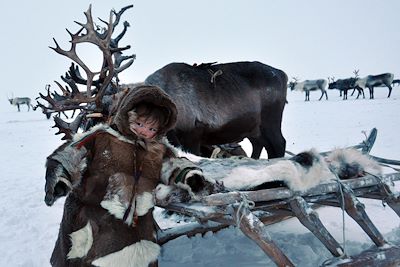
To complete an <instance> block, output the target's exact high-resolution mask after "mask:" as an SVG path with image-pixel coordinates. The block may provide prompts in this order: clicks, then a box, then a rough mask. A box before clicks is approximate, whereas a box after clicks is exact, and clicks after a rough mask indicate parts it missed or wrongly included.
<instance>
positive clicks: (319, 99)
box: [318, 92, 324, 101]
mask: <svg viewBox="0 0 400 267" xmlns="http://www.w3.org/2000/svg"><path fill="white" fill-rule="evenodd" d="M323 96H324V92H322V94H321V97H320V98H319V99H318V101H321V99H322V97H323Z"/></svg>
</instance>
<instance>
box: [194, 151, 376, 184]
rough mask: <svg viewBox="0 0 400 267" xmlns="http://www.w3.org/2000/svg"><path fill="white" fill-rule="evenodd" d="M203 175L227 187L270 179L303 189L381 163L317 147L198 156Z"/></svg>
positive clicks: (352, 175) (373, 168)
mask: <svg viewBox="0 0 400 267" xmlns="http://www.w3.org/2000/svg"><path fill="white" fill-rule="evenodd" d="M197 163H198V165H199V167H200V168H201V169H202V170H203V173H204V176H206V177H208V178H209V179H214V180H216V181H219V182H222V183H223V185H224V187H225V188H226V189H227V190H230V191H232V190H252V189H256V188H259V187H260V186H262V185H268V184H269V183H273V182H277V181H279V182H282V183H283V184H284V185H286V186H287V187H288V188H290V189H292V190H294V191H306V190H308V189H310V188H312V187H314V186H316V185H318V184H321V183H325V182H329V181H333V180H335V179H337V177H338V178H339V179H348V178H356V177H359V176H362V175H365V174H366V173H371V174H374V175H380V174H381V168H380V166H379V165H378V164H377V163H376V162H375V161H374V160H372V159H371V158H370V157H368V155H364V154H362V153H361V152H359V151H357V150H355V149H335V150H333V151H332V152H330V153H329V154H328V155H326V156H325V157H324V156H322V155H321V154H319V153H318V152H317V150H316V149H311V150H308V151H304V152H301V153H299V154H297V155H295V156H293V157H291V158H288V159H280V160H274V161H272V162H271V161H270V160H266V159H259V160H254V159H251V158H240V159H238V158H227V159H214V160H210V159H201V160H199V161H198V162H197Z"/></svg>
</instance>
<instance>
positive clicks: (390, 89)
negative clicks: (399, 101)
mask: <svg viewBox="0 0 400 267" xmlns="http://www.w3.org/2000/svg"><path fill="white" fill-rule="evenodd" d="M387 87H388V88H389V94H388V96H387V97H388V98H389V97H390V94H391V93H392V86H390V84H389V85H387Z"/></svg>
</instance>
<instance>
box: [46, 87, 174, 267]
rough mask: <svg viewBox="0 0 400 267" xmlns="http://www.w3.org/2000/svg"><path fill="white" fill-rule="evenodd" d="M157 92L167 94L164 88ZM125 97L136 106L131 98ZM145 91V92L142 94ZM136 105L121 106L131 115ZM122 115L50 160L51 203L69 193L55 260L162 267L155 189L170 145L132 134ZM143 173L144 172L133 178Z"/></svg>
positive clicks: (48, 188) (54, 263)
mask: <svg viewBox="0 0 400 267" xmlns="http://www.w3.org/2000/svg"><path fill="white" fill-rule="evenodd" d="M150 91H151V92H153V93H154V90H153V91H152V90H150ZM160 92H161V93H160ZM155 93H157V94H163V93H162V91H161V90H160V89H157V90H155ZM127 97H128V100H127V101H128V103H129V104H131V103H130V102H132V99H130V98H132V97H131V96H130V95H129V94H128V95H127ZM129 97H130V98H129ZM146 97H148V96H146V95H143V94H141V95H139V99H146ZM164 98H165V97H164ZM133 99H135V98H133ZM147 99H148V98H147ZM150 99H152V98H151V95H150ZM158 99H163V95H162V96H161V97H159V98H158ZM163 101H164V100H163ZM167 102H168V101H167ZM125 104H126V103H125ZM161 104H165V103H161ZM167 104H169V103H167ZM131 108H132V107H131V106H130V105H128V106H127V105H125V106H124V104H122V105H121V107H120V108H119V110H122V111H124V116H126V112H127V111H128V110H130V109H131ZM174 112H176V110H172V113H174ZM118 115H119V113H117V115H116V117H118ZM172 117H173V119H171V120H170V121H169V124H168V125H167V126H166V130H167V129H168V128H170V127H171V126H172V125H173V124H174V122H175V121H174V120H175V118H176V114H172ZM116 121H119V122H117V124H116V125H115V126H116V127H114V128H113V127H110V126H108V125H97V126H95V127H93V128H92V129H91V130H90V131H88V132H85V133H83V134H79V135H76V136H74V139H73V140H72V141H70V142H68V143H66V144H64V145H63V146H61V147H60V148H59V149H57V150H56V151H55V152H54V153H53V154H52V155H50V156H49V157H48V159H47V168H48V170H49V169H51V171H49V173H48V174H49V175H48V176H46V186H45V188H46V200H47V201H46V200H45V201H46V203H47V204H48V205H51V204H52V203H54V201H55V199H56V198H57V197H59V196H61V195H63V194H64V195H65V194H66V193H67V192H69V193H68V195H67V198H66V200H65V205H64V214H63V218H62V221H61V224H60V230H59V235H58V239H57V241H56V245H55V248H54V251H53V253H52V256H51V260H50V262H51V264H52V266H58V267H61V266H117V267H128V266H157V257H158V256H159V253H160V246H159V245H158V244H157V242H156V234H155V225H154V218H153V215H152V210H153V207H154V198H153V194H152V192H153V190H154V189H155V187H156V186H157V184H158V183H159V182H160V172H161V166H162V162H163V159H164V157H165V156H167V155H168V153H169V151H168V148H167V146H165V145H164V144H162V143H161V142H158V140H157V141H144V140H140V139H138V138H137V137H136V136H129V134H131V135H132V133H129V132H127V131H126V129H127V125H123V126H121V124H123V123H127V119H126V117H125V118H121V117H119V120H116ZM121 127H122V128H121ZM121 129H124V130H125V131H121ZM135 137H136V138H135ZM57 164H58V165H57ZM68 166H70V167H68ZM71 166H74V167H71ZM139 171H140V172H141V173H140V177H139V179H135V176H136V178H137V177H138V176H137V175H134V174H135V173H137V172H139ZM56 185H58V186H56ZM54 192H57V194H58V195H57V194H54Z"/></svg>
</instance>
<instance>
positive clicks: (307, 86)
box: [288, 77, 328, 101]
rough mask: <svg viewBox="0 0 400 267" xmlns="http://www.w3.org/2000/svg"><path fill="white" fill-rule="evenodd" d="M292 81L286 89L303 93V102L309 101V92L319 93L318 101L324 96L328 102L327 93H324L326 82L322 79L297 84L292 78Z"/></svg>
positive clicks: (295, 79)
mask: <svg viewBox="0 0 400 267" xmlns="http://www.w3.org/2000/svg"><path fill="white" fill-rule="evenodd" d="M292 79H293V80H292V81H291V82H290V83H289V84H288V87H289V88H290V90H291V91H293V90H295V91H300V92H304V93H305V95H306V99H305V101H310V92H311V91H321V97H320V98H319V99H318V100H321V99H322V97H323V96H324V95H325V99H326V100H328V93H327V92H326V85H327V82H326V80H324V79H318V80H305V81H303V82H299V81H298V79H297V78H294V77H293V78H292Z"/></svg>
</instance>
